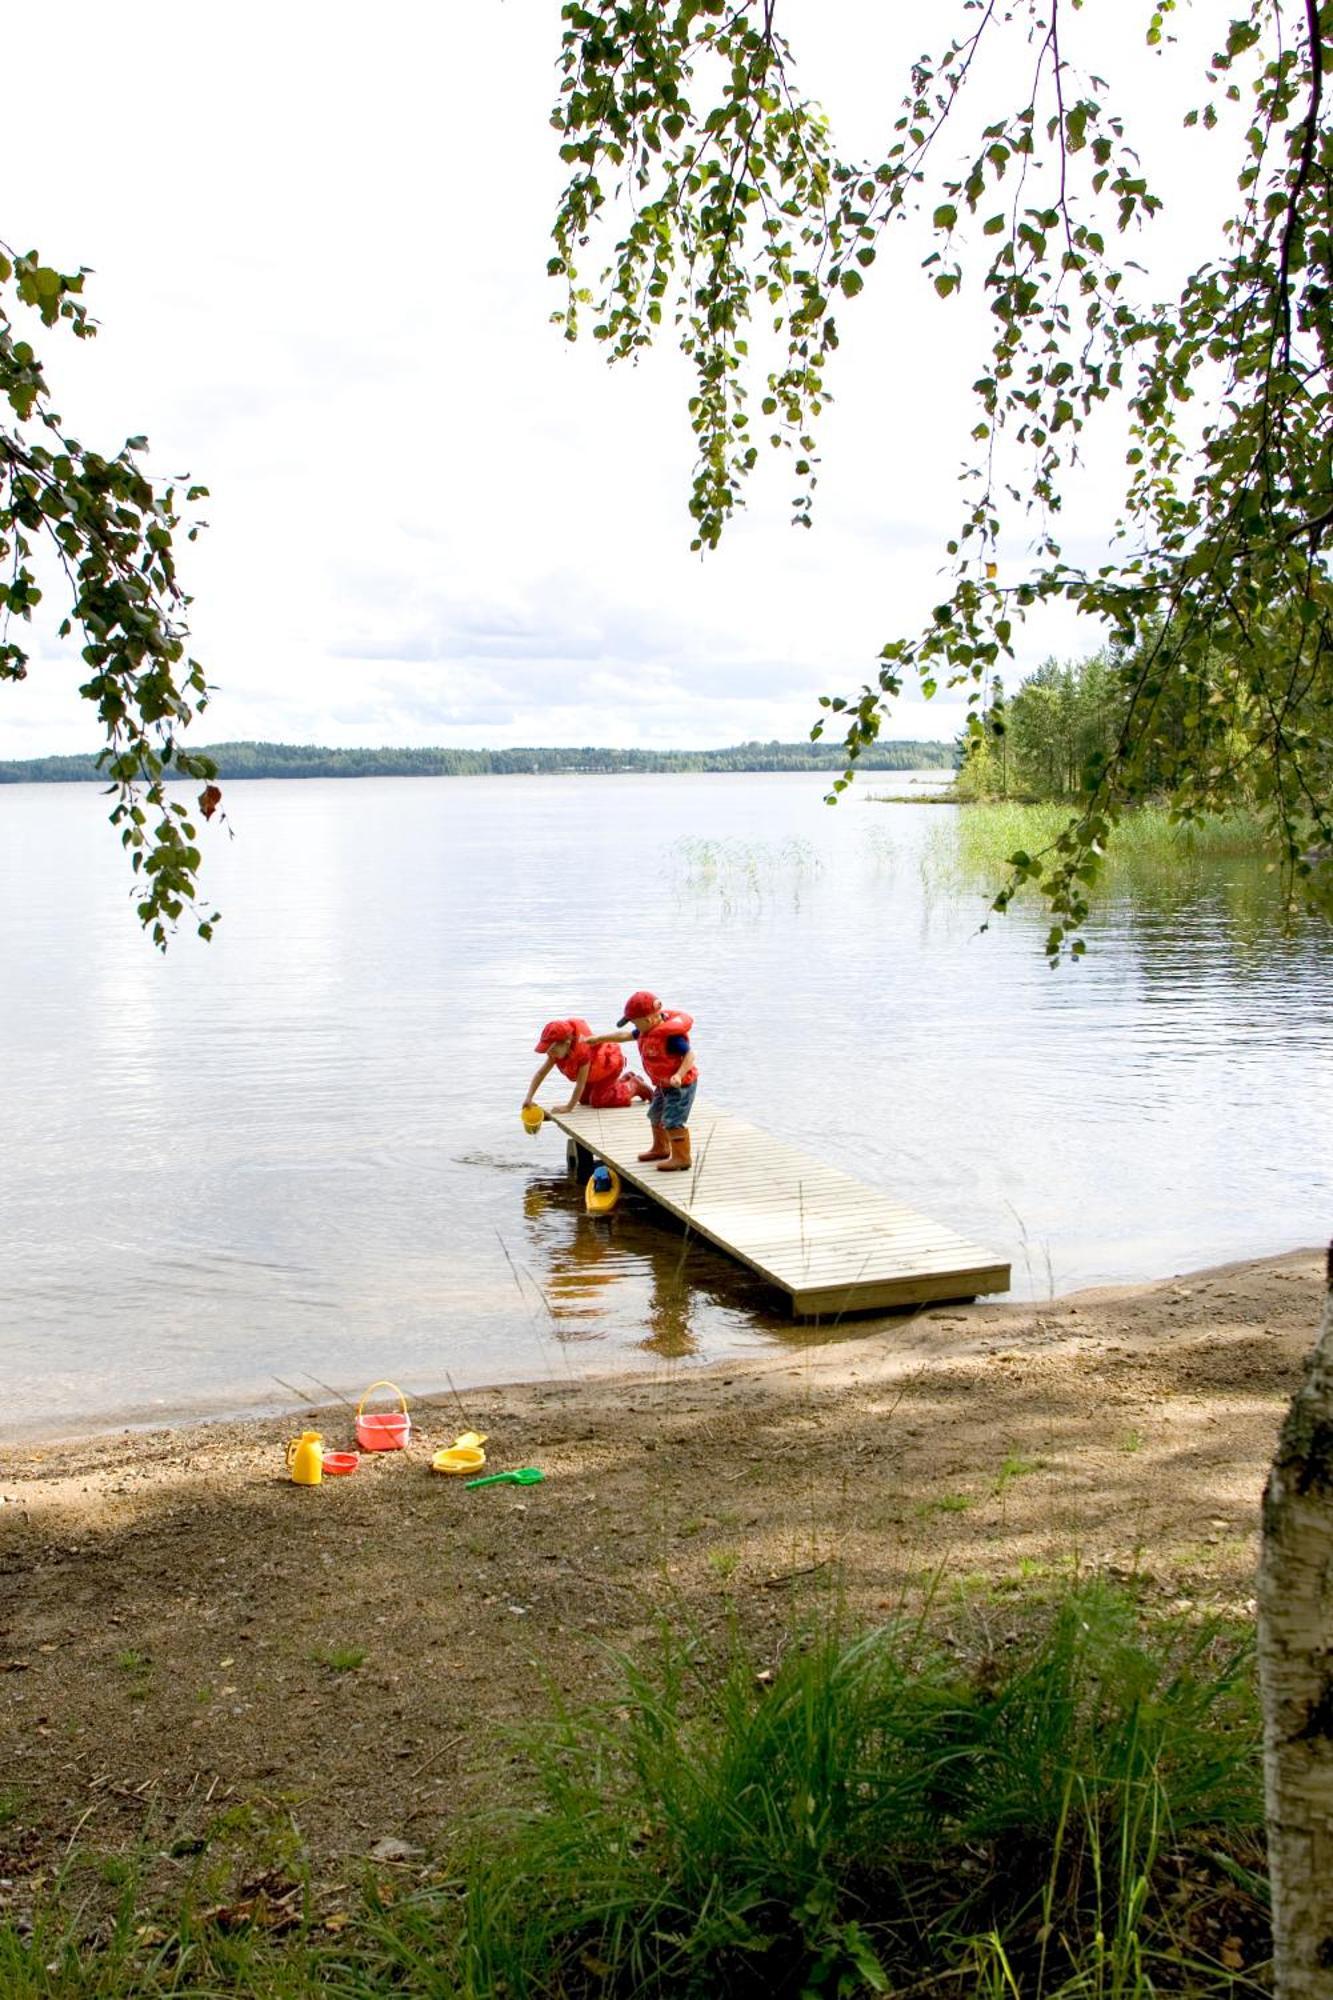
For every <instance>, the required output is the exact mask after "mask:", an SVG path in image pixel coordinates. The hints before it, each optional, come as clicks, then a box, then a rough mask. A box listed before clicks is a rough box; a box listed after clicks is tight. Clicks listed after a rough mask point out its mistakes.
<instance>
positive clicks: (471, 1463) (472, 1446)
mask: <svg viewBox="0 0 1333 2000" xmlns="http://www.w3.org/2000/svg"><path fill="white" fill-rule="evenodd" d="M485 1442H486V1433H485V1431H464V1432H463V1434H462V1436H461V1437H456V1438H455V1439H454V1441H453V1443H452V1444H449V1445H446V1446H445V1447H444V1449H443V1450H442V1451H437V1452H436V1454H435V1456H434V1458H432V1460H431V1462H430V1469H431V1471H432V1472H480V1471H481V1468H482V1466H483V1465H485V1463H486V1454H485V1452H484V1451H483V1450H482V1446H483V1445H484V1444H485Z"/></svg>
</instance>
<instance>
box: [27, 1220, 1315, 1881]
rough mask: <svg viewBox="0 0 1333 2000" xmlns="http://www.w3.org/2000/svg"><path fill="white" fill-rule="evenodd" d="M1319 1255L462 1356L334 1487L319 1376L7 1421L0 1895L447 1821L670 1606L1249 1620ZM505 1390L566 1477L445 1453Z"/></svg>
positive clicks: (790, 1612) (549, 1463) (531, 1438)
mask: <svg viewBox="0 0 1333 2000" xmlns="http://www.w3.org/2000/svg"><path fill="white" fill-rule="evenodd" d="M1323 1292H1324V1255H1323V1252H1322V1251H1314V1250H1297V1251H1289V1252H1286V1253H1285V1254H1283V1255H1280V1256H1277V1257H1270V1258H1261V1259H1252V1260H1247V1261H1244V1262H1239V1263H1233V1264H1224V1265H1217V1266H1212V1267H1210V1268H1208V1269H1204V1270H1198V1271H1193V1272H1188V1273H1184V1274H1182V1275H1180V1276H1177V1277H1171V1278H1165V1279H1160V1280H1157V1281H1154V1282H1153V1283H1147V1284H1135V1285H1126V1286H1115V1287H1098V1288H1095V1289H1089V1290H1084V1291H1081V1292H1074V1293H1069V1294H1066V1295H1065V1296H1063V1297H1061V1298H1059V1299H1051V1300H1048V1301H1045V1302H1036V1303H1031V1304H996V1303H987V1304H976V1305H971V1306H947V1305H939V1306H931V1307H928V1308H926V1309H924V1310H923V1311H922V1312H921V1313H919V1314H918V1315H916V1316H914V1317H912V1318H910V1319H899V1320H884V1319H877V1320H874V1321H871V1322H869V1323H867V1324H866V1325H865V1326H864V1327H858V1328H857V1330H856V1333H855V1335H854V1336H852V1337H840V1338H839V1339H838V1340H837V1341H835V1342H832V1343H827V1344H821V1345H819V1346H812V1347H810V1348H808V1349H806V1350H805V1351H803V1352H799V1353H798V1352H794V1351H791V1350H785V1351H783V1352H782V1353H780V1354H773V1355H765V1356H753V1357H746V1358H745V1359H743V1360H741V1361H733V1362H718V1363H709V1364H706V1365H705V1366H700V1367H692V1368H687V1369H685V1370H683V1371H682V1370H680V1369H678V1368H663V1369H659V1370H658V1371H657V1372H655V1373H648V1372H644V1373H642V1374H638V1373H636V1374H633V1375H629V1376H626V1375H623V1374H607V1375H604V1376H600V1377H596V1378H593V1377H588V1378H584V1379H579V1378H573V1379H569V1378H565V1379H558V1380H555V1381H550V1382H544V1383H528V1384H510V1385H499V1386H497V1387H494V1388H492V1389H489V1390H488V1389H476V1390H471V1389H469V1390H466V1391H464V1392H463V1393H462V1397H461V1405H462V1407H461V1408H460V1407H459V1405H458V1404H457V1403H456V1402H455V1401H454V1399H453V1398H452V1397H450V1396H447V1395H446V1396H445V1397H441V1398H439V1399H434V1398H432V1399H430V1401H429V1402H428V1403H419V1404H417V1405H414V1407H413V1415H414V1425H413V1444H412V1449H411V1450H410V1451H409V1452H407V1453H386V1454H379V1455H376V1456H375V1457H373V1458H366V1457H363V1459H362V1462H361V1467H360V1469H359V1470H358V1472H357V1474H356V1475H355V1476H354V1477H352V1478H345V1479H337V1480H328V1481H326V1482H325V1483H324V1484H323V1485H322V1486H320V1487H318V1488H304V1487H296V1486H294V1485H292V1484H291V1482H290V1481H289V1480H288V1479H287V1477H286V1475H285V1470H284V1456H283V1448H284V1441H285V1439H286V1437H287V1436H288V1435H290V1434H291V1432H292V1431H294V1430H298V1429H300V1428H302V1427H303V1424H304V1423H305V1421H306V1413H305V1412H304V1411H301V1412H294V1413H293V1415H292V1416H290V1417H286V1418H264V1419H256V1420H244V1421H242V1422H239V1423H237V1422H215V1423H196V1424H192V1425H189V1426H186V1427H183V1428H177V1429H164V1428H161V1427H159V1428H157V1429H153V1430H146V1431H142V1432H131V1433H128V1434H127V1433H125V1432H123V1431H122V1432H111V1433H103V1434H101V1435H96V1436H85V1437H82V1438H79V1439H71V1440H64V1441H60V1442H47V1443H45V1444H32V1445H29V1446H27V1447H23V1448H19V1449H16V1450H14V1449H11V1450H7V1451H6V1452H5V1455H4V1461H3V1470H0V1501H2V1502H3V1504H0V1575H3V1578H4V1585H5V1587H4V1589H3V1591H0V1604H2V1605H3V1610H2V1611H0V1757H3V1761H4V1765H5V1773H6V1801H7V1809H8V1811H9V1817H8V1819H7V1820H5V1819H3V1818H0V1917H3V1916H6V1915H8V1916H14V1917H18V1918H22V1917H23V1916H24V1914H25V1912H28V1911H30V1910H31V1907H32V1904H33V1901H34V1899H35V1898H36V1897H37V1896H38V1895H39V1894H40V1893H41V1890H42V1884H43V1883H49V1882H50V1881H51V1880H52V1879H53V1875H54V1874H55V1873H56V1872H59V1871H62V1870H63V1871H64V1875H63V1879H66V1880H72V1881H75V1882H77V1883H79V1884H81V1885H86V1886H87V1888H88V1893H89V1895H90V1896H91V1897H92V1898H93V1900H94V1902H96V1900H97V1898H98V1896H102V1897H105V1896H106V1895H107V1894H108V1891H107V1889H106V1883H107V1881H108V1880H110V1879H112V1876H113V1874H114V1871H113V1869H112V1868H111V1866H110V1857H113V1856H122V1855H125V1854H127V1853H131V1852H133V1853H134V1854H136V1855H141V1856H145V1855H146V1856H147V1857H148V1858H147V1861H146V1862H145V1864H144V1865H145V1866H146V1867H147V1868H148V1874H149V1880H148V1883H147V1885H146V1886H147V1887H148V1889H149V1891H150V1893H151V1894H152V1895H156V1896H160V1897H161V1898H162V1899H163V1900H164V1901H170V1900H171V1898H172V1897H173V1896H178V1895H179V1894H181V1893H184V1891H185V1888H186V1887H187V1885H188V1883H189V1882H190V1881H191V1880H193V1879H194V1877H193V1876H192V1874H191V1872H190V1871H191V1870H192V1869H195V1868H197V1867H201V1866H203V1861H202V1860H200V1859H198V1857H200V1856H201V1855H203V1854H204V1851H205V1849H206V1850H207V1855H208V1865H209V1866H210V1867H216V1868H217V1869H218V1870H219V1871H221V1870H222V1868H223V1863H224V1861H226V1860H227V1857H228V1856H230V1857H231V1860H230V1861H227V1865H228V1866H230V1865H231V1861H234V1864H235V1868H236V1870H237V1872H238V1874H240V1875H241V1876H242V1878H243V1879H244V1874H243V1871H244V1870H245V1869H246V1868H250V1869H251V1870H253V1867H254V1863H255V1846H256V1843H258V1844H259V1846H260V1847H262V1840H263V1838H268V1837H270V1836H271V1835H273V1829H274V1828H275V1827H276V1828H279V1829H280V1830H282V1838H283V1840H284V1841H286V1842H287V1843H288V1846H289V1847H290V1846H291V1844H292V1843H293V1842H295V1843H296V1845H297V1846H299V1851H300V1853H301V1855H302V1856H303V1857H304V1865H308V1867H309V1869H310V1871H311V1875H312V1878H313V1879H314V1881H315V1882H316V1883H317V1884H318V1883H320V1882H325V1883H327V1882H330V1881H333V1880H335V1879H339V1880H342V1879H346V1871H347V1870H349V1869H356V1868H360V1867H363V1866H365V1865H366V1864H367V1861H368V1857H372V1853H373V1849H374V1847H375V1845H376V1843H382V1842H383V1841H384V1840H386V1839H390V1840H394V1841H399V1842H403V1843H407V1844H408V1845H409V1846H410V1848H411V1849H412V1851H414V1852H417V1851H420V1852H421V1853H422V1854H426V1855H428V1854H429V1853H430V1852H431V1851H432V1849H433V1848H434V1847H435V1846H436V1845H438V1844H442V1843H444V1842H445V1841H446V1840H447V1838H448V1835H449V1830H450V1828H451V1827H453V1826H454V1825H455V1824H456V1823H457V1822H458V1820H459V1818H460V1816H462V1815H465V1814H467V1813H470V1812H473V1811H476V1810H491V1809H494V1808H495V1807H497V1806H501V1805H503V1804H504V1803H506V1802H507V1801H512V1799H513V1798H514V1796H515V1788H516V1787H518V1788H521V1784H522V1767H521V1763H519V1762H516V1760H515V1758H514V1754H513V1749H512V1744H509V1743H507V1739H506V1736H505V1732H506V1731H507V1730H509V1729H510V1728H511V1727H512V1726H514V1725H519V1726H522V1725H523V1724H525V1723H530V1722H531V1721H532V1720H533V1718H534V1717H536V1716H539V1715H542V1714H545V1713H547V1712H549V1709H550V1706H551V1702H552V1700H553V1699H557V1698H558V1697H559V1694H560V1693H562V1692H563V1693H565V1694H567V1695H569V1696H570V1697H571V1698H572V1699H573V1700H574V1701H576V1702H583V1701H593V1700H596V1699H598V1698H599V1697H600V1696H602V1695H604V1694H606V1693H607V1692H608V1691H610V1690H611V1689H613V1688H614V1687H615V1686H616V1685H617V1680H616V1676H617V1673H618V1671H619V1670H618V1668H617V1666H616V1657H615V1656H616V1655H617V1653H627V1654H629V1655H631V1656H632V1657H639V1658H651V1657H652V1655H653V1651H654V1649H655V1648H656V1646H657V1644H658V1640H659V1633H660V1621H661V1619H662V1618H663V1617H667V1618H670V1619H671V1620H672V1621H673V1622H674V1623H676V1624H678V1625H681V1626H682V1627H684V1628H685V1629H688V1630H690V1631H694V1632H698V1633H699V1634H700V1636H701V1639H703V1640H705V1641H710V1640H716V1641H717V1642H718V1643H719V1644H721V1643H725V1642H726V1635H727V1634H729V1633H738V1634H739V1635H740V1636H741V1637H742V1638H743V1639H744V1641H745V1643H746V1644H747V1645H748V1646H749V1647H750V1648H751V1651H752V1654H753V1656H754V1657H756V1658H757V1659H760V1660H764V1661H765V1662H766V1663H768V1664H772V1663H774V1662H776V1661H777V1660H779V1659H780V1658H781V1657H782V1654H783V1652H784V1650H785V1649H786V1648H787V1647H789V1646H790V1645H791V1644H792V1643H793V1642H794V1635H796V1634H798V1633H799V1631H800V1630H802V1629H808V1626H809V1624H810V1622H811V1621H816V1620H817V1621H822V1622H828V1621H830V1620H832V1621H841V1622H842V1623H843V1625H844V1626H845V1627H846V1628H848V1629H851V1630H856V1629H864V1628H865V1627H866V1626H868V1625H872V1624H874V1623H877V1622H880V1623H882V1622H883V1621H884V1620H885V1619H886V1618H893V1617H896V1616H900V1615H907V1614H914V1613H916V1612H918V1611H920V1610H921V1609H922V1608H923V1607H924V1606H926V1605H929V1606H930V1607H931V1615H932V1620H942V1621H943V1624H944V1629H945V1631H946V1633H950V1634H954V1635H956V1643H957V1644H958V1645H959V1646H960V1647H962V1648H963V1649H966V1648H967V1647H968V1646H970V1645H971V1644H973V1643H990V1640H989V1639H987V1635H988V1634H989V1635H991V1637H992V1638H993V1636H994V1635H995V1634H997V1633H998V1634H1001V1635H1002V1634H1003V1632H1004V1631H1005V1630H1007V1629H1009V1628H1010V1627H1011V1626H1012V1625H1013V1623H1014V1621H1015V1620H1016V1619H1017V1620H1021V1618H1022V1616H1023V1613H1024V1607H1025V1605H1028V1604H1030V1603H1031V1601H1032V1599H1033V1598H1034V1596H1035V1597H1039V1596H1040V1594H1041V1592H1042V1591H1043V1590H1045V1591H1053V1590H1055V1589H1057V1588H1060V1587H1063V1585H1064V1584H1066V1583H1067V1582H1068V1580H1069V1578H1070V1577H1071V1576H1072V1575H1075V1574H1077V1575H1080V1576H1105V1577H1107V1578H1108V1579H1110V1580H1111V1581H1112V1582H1113V1583H1115V1584H1116V1585H1117V1587H1119V1588H1121V1589H1123V1590H1125V1591H1128V1592H1130V1593H1131V1594H1132V1595H1133V1597H1134V1598H1135V1601H1136V1602H1138V1603H1141V1604H1142V1605H1143V1607H1144V1609H1145V1612H1152V1611H1166V1612H1169V1613H1171V1614H1173V1615H1184V1616H1190V1617H1193V1616H1199V1617H1207V1616H1217V1617H1221V1618H1223V1619H1224V1620H1226V1621H1230V1622H1233V1623H1240V1624H1242V1625H1243V1624H1246V1623H1248V1622H1249V1620H1250V1618H1251V1616H1252V1612H1253V1589H1254V1566H1255V1561H1256V1557H1257V1552H1258V1535H1259V1503H1260V1496H1261V1494H1262V1491H1263V1486H1264V1481H1265V1478H1266V1476H1267V1472H1268V1467H1269V1463H1270V1461H1271V1458H1272V1453H1273V1449H1274V1445H1275V1443H1276V1439H1277V1434H1278V1430H1279V1427H1280V1424H1281V1421H1282V1418H1283V1416H1284V1414H1285V1411H1286V1408H1287V1404H1288V1402H1289V1399H1290V1397H1291V1395H1292V1393H1293V1392H1294V1390H1295V1388H1296V1387H1297V1386H1298V1384H1299V1382H1300V1380H1301V1378H1302V1374H1303V1369H1304V1363H1305V1360H1306V1357H1307V1356H1308V1354H1309V1351H1310V1348H1311V1346H1312V1344H1313V1341H1314V1338H1315V1335H1316V1332H1317V1329H1318V1325H1319V1319H1320V1313H1321V1310H1322V1306H1323ZM311 1408H312V1409H314V1406H313V1405H312V1406H311ZM334 1411H335V1412H336V1414H334V1413H332V1412H330V1411H329V1410H327V1409H326V1410H324V1411H322V1412H319V1413H317V1415H316V1417H315V1419H314V1421H315V1423H316V1424H317V1425H318V1426H319V1427H321V1428H323V1429H324V1430H325V1433H326V1439H327V1446H328V1448H330V1449H334V1448H337V1447H339V1446H341V1445H342V1444H343V1443H344V1442H345V1434H346V1433H347V1432H348V1431H350V1416H349V1413H348V1412H347V1411H346V1410H344V1409H343V1408H342V1407H341V1406H336V1405H335V1406H334ZM465 1418H466V1421H465ZM474 1427H475V1428H476V1429H478V1430H481V1431H484V1432H486V1433H487V1434H488V1440H489V1441H488V1445H487V1452H488V1459H489V1462H488V1465H487V1468H486V1469H487V1471H501V1470H504V1469H506V1468H509V1467H515V1466H522V1465H535V1466H537V1467H539V1468H540V1469H541V1470H542V1471H543V1472H544V1474H545V1480H544V1482H543V1483H542V1484H539V1485H533V1486H529V1487H525V1488H522V1489H516V1488H513V1487H504V1486H501V1487H493V1488H490V1489H485V1490H481V1491H475V1492H474V1491H468V1490H466V1489H465V1488H464V1486H463V1483H462V1481H461V1480H457V1479H450V1478H444V1477H440V1476H438V1475H435V1474H432V1473H430V1472H429V1471H428V1465H429V1455H430V1452H431V1450H432V1449H434V1448H435V1447H436V1446H437V1445H439V1444H442V1443H444V1444H447V1443H450V1442H452V1440H453V1438H454V1437H455V1436H456V1435H457V1434H458V1433H459V1432H460V1431H462V1430H464V1429H469V1428H474ZM951 1643H952V1641H951ZM398 1760H401V1761H398ZM368 1771H369V1772H370V1773H371V1774H372V1777H375V1778H376V1779H377V1780H385V1779H387V1780H388V1782H385V1783H383V1784H381V1783H379V1782H375V1783H372V1785H371V1786H370V1788H369V1789H367V1785H366V1778H367V1773H368ZM400 1775H401V1777H402V1780H403V1782H402V1783H401V1784H400V1783H398V1782H396V1781H397V1779H398V1777H399V1776H400ZM409 1781H410V1782H409ZM242 1826H243V1827H244V1828H245V1829H248V1831H246V1832H245V1837H244V1840H242V1839H241V1835H240V1833H238V1831H237V1829H238V1828H241V1827H242ZM266 1830H267V1831H266ZM273 1837H276V1836H273ZM227 1842H230V1843H231V1845H230V1846H228V1845H226V1843H227ZM242 1848H244V1853H242V1851H241V1850H242ZM189 1857H196V1858H195V1859H190V1858H189ZM423 1865H425V1864H424V1863H423ZM80 1869H83V1870H84V1873H82V1874H81V1873H80V1872H79V1871H80ZM99 1884H100V1885H101V1886H100V1887H99ZM219 1893H220V1894H221V1893H222V1891H219Z"/></svg>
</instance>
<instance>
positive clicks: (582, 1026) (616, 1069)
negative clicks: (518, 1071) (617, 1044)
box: [523, 1020, 653, 1111]
mask: <svg viewBox="0 0 1333 2000" xmlns="http://www.w3.org/2000/svg"><path fill="white" fill-rule="evenodd" d="M590 1033H591V1030H590V1029H589V1027H588V1023H587V1022H586V1021H579V1020H569V1021H548V1022H547V1023H546V1026H545V1027H544V1028H543V1029H542V1031H541V1034H540V1036H539V1037H538V1041H537V1054H538V1055H539V1056H545V1058H546V1061H545V1062H544V1063H543V1064H542V1066H541V1068H540V1069H539V1070H538V1071H537V1074H536V1075H535V1076H534V1077H533V1079H532V1082H531V1083H530V1084H529V1085H528V1094H527V1096H526V1097H525V1098H524V1100H523V1106H524V1109H525V1110H526V1108H527V1107H528V1105H529V1104H531V1103H532V1102H533V1100H534V1098H535V1097H536V1095H537V1092H538V1090H539V1089H540V1088H541V1086H542V1083H543V1082H544V1081H545V1079H546V1077H547V1076H548V1075H549V1074H550V1072H551V1071H552V1070H553V1069H558V1070H559V1072H560V1074H561V1075H562V1076H565V1077H568V1079H569V1081H570V1082H571V1083H572V1084H573V1086H574V1089H573V1091H572V1092H571V1094H570V1099H569V1102H568V1104H560V1105H557V1106H556V1109H557V1110H558V1111H572V1110H573V1109H574V1107H575V1105H576V1104H587V1105H590V1106H591V1107H592V1109H593V1110H594V1111H608V1110H615V1109H617V1108H619V1107H622V1106H624V1105H626V1104H636V1103H638V1102H640V1101H641V1100H643V1099H647V1098H650V1097H651V1096H652V1094H653V1093H652V1091H651V1090H649V1088H648V1086H647V1084H646V1083H645V1082H644V1081H643V1078H642V1077H639V1076H635V1074H634V1072H633V1071H632V1070H630V1071H628V1072H626V1073H625V1074H623V1075H622V1073H621V1072H622V1071H624V1069H625V1058H624V1056H622V1055H621V1053H620V1050H619V1049H615V1048H610V1047H608V1046H605V1045H603V1046H602V1047H600V1048H597V1047H594V1046H593V1044H592V1042H591V1041H590V1040H589V1035H590Z"/></svg>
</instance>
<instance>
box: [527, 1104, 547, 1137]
mask: <svg viewBox="0 0 1333 2000" xmlns="http://www.w3.org/2000/svg"><path fill="white" fill-rule="evenodd" d="M522 1117H523V1130H524V1131H525V1132H540V1131H541V1129H542V1126H543V1125H544V1124H545V1123H546V1113H545V1112H544V1111H543V1110H542V1108H541V1105H540V1104H525V1105H524V1106H523V1112H522Z"/></svg>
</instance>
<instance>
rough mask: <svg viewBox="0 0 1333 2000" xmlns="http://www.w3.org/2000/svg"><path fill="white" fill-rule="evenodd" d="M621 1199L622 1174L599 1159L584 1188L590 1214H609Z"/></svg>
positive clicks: (584, 1196)
mask: <svg viewBox="0 0 1333 2000" xmlns="http://www.w3.org/2000/svg"><path fill="white" fill-rule="evenodd" d="M619 1200H620V1175H619V1174H618V1173H617V1172H616V1170H615V1168H614V1167H608V1166H607V1164H606V1162H605V1161H604V1160H599V1161H598V1162H597V1165H596V1166H595V1167H594V1168H593V1170H592V1172H591V1173H590V1174H589V1176H588V1180H587V1184H586V1186H585V1187H584V1190H583V1205H584V1207H585V1208H586V1209H587V1211H588V1213H589V1215H609V1214H610V1213H611V1210H612V1209H613V1208H614V1207H615V1205H616V1203H617V1202H618V1201H619Z"/></svg>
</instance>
